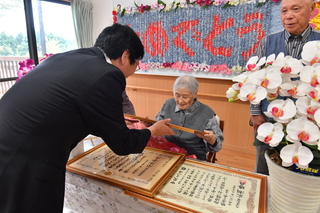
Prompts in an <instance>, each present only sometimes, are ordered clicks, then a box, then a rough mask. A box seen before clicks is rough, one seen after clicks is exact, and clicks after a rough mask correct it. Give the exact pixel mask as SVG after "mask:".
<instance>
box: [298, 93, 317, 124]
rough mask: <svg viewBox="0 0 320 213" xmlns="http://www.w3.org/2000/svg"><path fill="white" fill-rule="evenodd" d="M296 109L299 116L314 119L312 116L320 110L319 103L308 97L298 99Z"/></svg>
mask: <svg viewBox="0 0 320 213" xmlns="http://www.w3.org/2000/svg"><path fill="white" fill-rule="evenodd" d="M296 107H297V110H298V112H299V113H300V114H301V115H304V116H307V117H309V118H312V119H314V114H315V113H316V111H317V110H318V109H320V103H319V102H318V101H314V100H311V99H310V98H308V97H300V98H298V99H297V100H296Z"/></svg>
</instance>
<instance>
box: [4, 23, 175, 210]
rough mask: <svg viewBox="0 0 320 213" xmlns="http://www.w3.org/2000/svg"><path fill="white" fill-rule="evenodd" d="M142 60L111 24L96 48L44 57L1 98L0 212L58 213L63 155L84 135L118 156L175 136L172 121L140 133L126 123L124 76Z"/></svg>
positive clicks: (126, 34) (128, 33)
mask: <svg viewBox="0 0 320 213" xmlns="http://www.w3.org/2000/svg"><path fill="white" fill-rule="evenodd" d="M143 55H144V49H143V46H142V43H141V41H140V39H139V37H138V36H137V35H136V33H135V32H134V31H133V30H132V29H131V28H130V27H128V26H123V25H120V24H114V25H112V26H110V27H107V28H105V29H104V30H103V31H102V32H101V34H100V35H99V37H98V38H97V40H96V43H95V45H94V47H92V48H82V49H78V50H73V51H69V52H65V53H61V54H55V55H53V56H51V57H49V58H48V59H46V60H45V61H44V62H42V63H41V64H40V65H38V66H37V67H36V68H34V69H33V70H32V71H31V72H29V73H28V74H26V75H25V76H24V77H23V78H22V79H21V80H19V81H18V82H17V83H16V84H15V85H14V86H13V87H12V88H11V89H10V90H9V91H8V92H7V93H6V94H5V95H4V96H3V97H2V99H1V100H0V118H1V119H0V212H1V213H13V212H23V213H30V212H32V213H44V212H45V213H57V212H62V210H63V199H64V187H65V171H66V163H67V160H68V157H69V153H70V151H71V150H72V148H73V147H75V146H76V145H77V143H78V142H79V141H81V139H83V138H84V137H85V136H86V135H88V134H94V135H97V136H99V137H101V138H102V139H103V140H104V141H105V143H106V144H107V145H108V146H109V147H110V149H112V150H113V151H114V152H115V153H116V154H119V155H127V154H130V153H140V152H142V151H143V149H144V148H145V146H146V144H147V143H148V140H149V138H150V136H151V135H171V134H174V132H173V131H172V130H171V129H170V128H169V127H168V126H167V125H165V124H166V123H168V122H169V121H170V119H167V120H165V121H159V122H157V123H155V124H154V125H153V126H151V127H149V128H148V129H144V130H129V129H128V128H127V126H126V124H125V121H124V117H123V111H122V93H123V91H124V89H125V86H126V77H128V76H130V75H132V74H133V73H134V72H135V70H136V67H137V65H138V63H139V60H140V59H141V58H142V57H143ZM107 58H109V59H110V60H111V64H110V63H108V62H107V61H106V60H107Z"/></svg>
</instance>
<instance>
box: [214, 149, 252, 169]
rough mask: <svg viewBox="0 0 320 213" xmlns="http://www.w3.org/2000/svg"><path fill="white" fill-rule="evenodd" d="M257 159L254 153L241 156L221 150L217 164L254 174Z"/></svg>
mask: <svg viewBox="0 0 320 213" xmlns="http://www.w3.org/2000/svg"><path fill="white" fill-rule="evenodd" d="M255 159H256V158H255V153H252V155H248V154H239V153H236V152H233V151H229V150H226V149H221V150H220V151H219V152H218V153H217V161H216V163H217V164H220V165H224V166H228V167H232V168H237V169H242V170H246V171H250V172H253V171H254V166H255V161H256V160H255Z"/></svg>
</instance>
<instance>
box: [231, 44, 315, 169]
mask: <svg viewBox="0 0 320 213" xmlns="http://www.w3.org/2000/svg"><path fill="white" fill-rule="evenodd" d="M301 57H302V59H300V60H298V59H296V58H293V57H291V56H285V55H284V54H283V53H280V54H278V55H277V56H276V55H274V54H272V55H270V56H268V57H263V58H261V59H259V58H258V57H257V56H254V57H251V58H250V59H249V60H248V62H247V64H246V67H245V70H244V72H242V73H241V74H240V75H238V76H235V77H234V78H233V79H232V80H233V82H235V83H234V84H233V85H232V86H231V87H230V88H229V89H228V91H227V92H226V96H227V98H228V99H229V102H233V101H235V100H237V99H239V100H241V101H250V103H251V104H259V103H260V102H261V101H262V100H263V99H267V100H268V101H269V102H270V103H269V105H268V108H267V111H266V112H263V113H264V115H265V116H267V117H269V118H272V119H271V121H270V122H266V123H263V124H262V125H260V126H259V128H258V130H257V140H259V141H260V142H262V143H266V144H269V145H270V146H271V147H274V148H275V149H276V150H278V151H279V153H280V158H281V160H282V166H284V167H290V166H292V165H293V164H295V166H296V167H299V168H301V169H307V168H312V169H313V170H319V169H320V151H319V150H320V130H319V127H320V110H319V109H320V41H310V42H307V43H306V44H305V45H304V47H303V50H302V53H301ZM257 142H258V141H256V142H255V144H256V143H257ZM313 173H317V172H313Z"/></svg>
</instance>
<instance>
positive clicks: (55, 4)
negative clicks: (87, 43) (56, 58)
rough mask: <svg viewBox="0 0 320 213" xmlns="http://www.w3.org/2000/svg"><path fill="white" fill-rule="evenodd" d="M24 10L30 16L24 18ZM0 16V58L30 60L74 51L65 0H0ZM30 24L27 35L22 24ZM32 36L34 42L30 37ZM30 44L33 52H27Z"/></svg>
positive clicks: (69, 15)
mask: <svg viewBox="0 0 320 213" xmlns="http://www.w3.org/2000/svg"><path fill="white" fill-rule="evenodd" d="M24 2H25V3H26V5H24ZM31 5H32V11H33V14H31V13H30V11H31V7H30V6H31ZM25 7H26V10H27V11H29V13H30V14H31V15H30V14H27V16H26V14H25V9H24V8H25ZM27 13H28V12H27ZM0 14H1V15H0V56H23V57H26V58H30V57H31V58H33V57H35V56H36V55H37V56H44V54H46V53H48V54H49V53H58V52H64V51H68V50H71V49H76V48H77V43H76V37H75V34H74V30H73V29H74V27H73V20H72V13H71V8H70V3H68V2H66V1H58V0H56V1H54V0H51V1H49V0H25V1H23V0H1V3H0ZM28 15H29V18H30V17H31V19H29V20H28ZM26 17H27V18H26ZM32 21H33V23H31V24H32V25H31V26H34V27H31V31H32V30H33V31H34V32H27V25H26V23H28V22H29V23H30V22H32ZM29 23H28V24H29ZM32 33H34V35H35V38H36V41H33V39H32V36H31V37H30V35H31V34H32ZM32 43H33V44H34V47H35V48H36V49H35V50H34V52H35V53H32V51H31V52H29V49H30V48H29V46H30V45H31V46H32ZM35 54H36V55H35Z"/></svg>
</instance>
